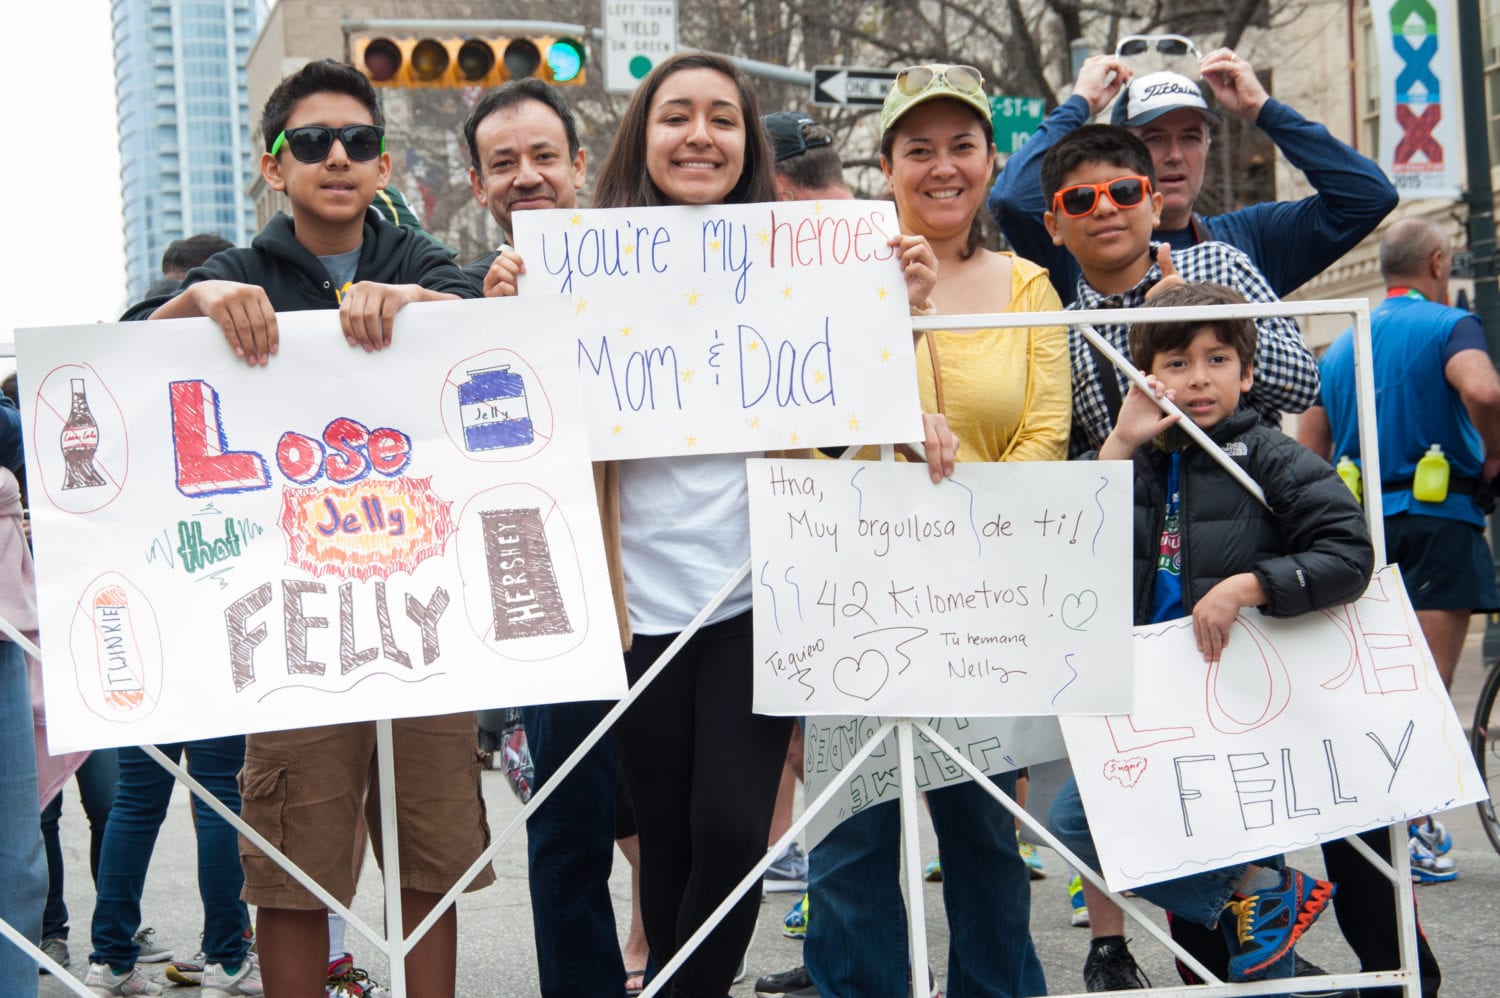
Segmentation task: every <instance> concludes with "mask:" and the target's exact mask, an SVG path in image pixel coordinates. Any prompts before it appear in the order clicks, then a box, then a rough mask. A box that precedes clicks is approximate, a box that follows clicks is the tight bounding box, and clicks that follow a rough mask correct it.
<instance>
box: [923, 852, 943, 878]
mask: <svg viewBox="0 0 1500 998" xmlns="http://www.w3.org/2000/svg"><path fill="white" fill-rule="evenodd" d="M922 879H923V880H928V881H931V882H932V883H934V884H940V883H942V882H943V863H942V861H941V860H940V859H939V858H938V857H937V855H936V854H934V855H933V857H932V858H931V859H929V860H928V861H927V865H926V866H924V867H922Z"/></svg>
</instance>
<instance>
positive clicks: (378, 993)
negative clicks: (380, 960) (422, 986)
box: [323, 953, 390, 998]
mask: <svg viewBox="0 0 1500 998" xmlns="http://www.w3.org/2000/svg"><path fill="white" fill-rule="evenodd" d="M323 991H324V993H325V994H326V995H328V996H329V998H387V996H388V995H389V994H390V992H389V991H387V990H386V989H385V988H383V987H381V986H380V985H379V984H378V983H376V982H375V981H373V980H371V979H370V975H369V974H368V973H366V972H365V970H364V969H363V968H361V967H356V966H355V965H354V956H353V955H352V954H350V953H345V954H344V955H342V956H340V957H339V958H338V959H337V960H334V961H332V962H331V963H329V964H328V983H327V984H325V985H324V987H323Z"/></svg>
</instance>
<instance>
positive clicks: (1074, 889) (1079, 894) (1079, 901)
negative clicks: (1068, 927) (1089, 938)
mask: <svg viewBox="0 0 1500 998" xmlns="http://www.w3.org/2000/svg"><path fill="white" fill-rule="evenodd" d="M1068 903H1069V904H1071V905H1072V906H1073V916H1072V924H1073V925H1077V926H1082V927H1084V928H1087V927H1088V924H1089V905H1088V902H1087V901H1085V900H1084V898H1083V878H1082V877H1081V876H1079V875H1078V874H1076V873H1075V874H1073V879H1072V880H1070V881H1068Z"/></svg>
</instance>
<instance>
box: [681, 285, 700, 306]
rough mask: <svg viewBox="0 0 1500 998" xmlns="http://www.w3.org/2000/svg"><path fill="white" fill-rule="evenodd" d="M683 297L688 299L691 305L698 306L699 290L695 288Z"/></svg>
mask: <svg viewBox="0 0 1500 998" xmlns="http://www.w3.org/2000/svg"><path fill="white" fill-rule="evenodd" d="M682 297H684V298H686V299H687V303H688V304H689V305H696V304H698V289H697V288H694V289H693V290H691V291H689V292H688V293H687V294H685V295H683V296H682Z"/></svg>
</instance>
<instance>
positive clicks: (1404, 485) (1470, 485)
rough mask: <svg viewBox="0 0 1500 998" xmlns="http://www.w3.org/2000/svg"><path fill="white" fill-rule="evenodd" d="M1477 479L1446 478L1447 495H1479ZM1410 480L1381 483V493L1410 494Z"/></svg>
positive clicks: (1460, 476) (1456, 476)
mask: <svg viewBox="0 0 1500 998" xmlns="http://www.w3.org/2000/svg"><path fill="white" fill-rule="evenodd" d="M1479 484H1480V482H1479V479H1477V478H1470V477H1468V476H1467V475H1449V476H1448V494H1449V495H1450V496H1473V495H1478V494H1479ZM1411 487H1412V479H1410V478H1398V479H1396V480H1395V481H1392V482H1381V483H1380V491H1381V492H1410V491H1411Z"/></svg>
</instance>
